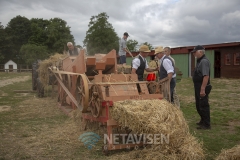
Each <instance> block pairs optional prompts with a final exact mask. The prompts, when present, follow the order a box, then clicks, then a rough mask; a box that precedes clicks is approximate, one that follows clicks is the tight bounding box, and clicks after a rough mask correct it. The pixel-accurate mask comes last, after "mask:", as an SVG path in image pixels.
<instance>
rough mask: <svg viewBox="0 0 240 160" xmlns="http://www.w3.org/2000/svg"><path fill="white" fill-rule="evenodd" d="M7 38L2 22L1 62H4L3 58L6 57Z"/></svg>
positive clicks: (0, 27)
mask: <svg viewBox="0 0 240 160" xmlns="http://www.w3.org/2000/svg"><path fill="white" fill-rule="evenodd" d="M5 39H6V33H5V30H4V27H3V25H1V22H0V62H2V60H3V59H4V52H5V45H6V42H5Z"/></svg>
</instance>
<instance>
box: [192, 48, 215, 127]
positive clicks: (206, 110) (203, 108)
mask: <svg viewBox="0 0 240 160" xmlns="http://www.w3.org/2000/svg"><path fill="white" fill-rule="evenodd" d="M191 53H193V55H194V56H195V57H196V58H197V64H196V68H195V70H194V73H193V83H194V89H195V101H196V108H197V112H198V114H199V115H200V117H201V120H200V121H199V122H198V123H197V125H199V126H198V127H197V129H211V124H210V106H209V103H208V95H209V93H210V92H211V89H212V86H211V85H210V66H211V65H210V62H209V60H208V59H207V57H206V56H205V49H204V47H203V46H200V45H198V46H196V47H194V49H193V51H191Z"/></svg>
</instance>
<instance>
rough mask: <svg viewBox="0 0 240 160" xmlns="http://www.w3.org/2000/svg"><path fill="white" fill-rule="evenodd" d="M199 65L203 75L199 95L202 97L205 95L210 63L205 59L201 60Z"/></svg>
mask: <svg viewBox="0 0 240 160" xmlns="http://www.w3.org/2000/svg"><path fill="white" fill-rule="evenodd" d="M201 63H202V64H201V67H200V71H201V72H202V75H203V82H202V86H201V91H200V97H204V96H205V95H206V93H205V88H206V86H207V83H208V80H209V78H210V77H209V72H210V64H209V62H208V61H206V60H202V62H201Z"/></svg>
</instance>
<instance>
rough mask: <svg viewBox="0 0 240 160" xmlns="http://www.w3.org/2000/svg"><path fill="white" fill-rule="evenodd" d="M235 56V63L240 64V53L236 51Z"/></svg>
mask: <svg viewBox="0 0 240 160" xmlns="http://www.w3.org/2000/svg"><path fill="white" fill-rule="evenodd" d="M233 58H234V59H233V60H234V65H240V53H235V54H234V57H233Z"/></svg>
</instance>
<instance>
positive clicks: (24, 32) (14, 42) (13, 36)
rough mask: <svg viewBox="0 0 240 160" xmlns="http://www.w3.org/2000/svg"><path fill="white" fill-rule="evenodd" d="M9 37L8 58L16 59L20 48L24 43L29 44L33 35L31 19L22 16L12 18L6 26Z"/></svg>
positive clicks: (7, 39) (6, 54) (6, 56)
mask: <svg viewBox="0 0 240 160" xmlns="http://www.w3.org/2000/svg"><path fill="white" fill-rule="evenodd" d="M5 31H6V34H7V37H6V41H7V46H6V47H7V48H8V51H7V52H6V53H4V54H5V58H6V59H12V60H16V59H17V55H18V54H19V51H20V48H21V46H22V45H23V44H27V42H28V39H29V37H30V36H31V23H30V21H29V19H27V18H26V17H22V16H20V15H19V16H16V17H14V18H12V19H11V20H10V22H9V23H8V24H7V26H6V28H5Z"/></svg>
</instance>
